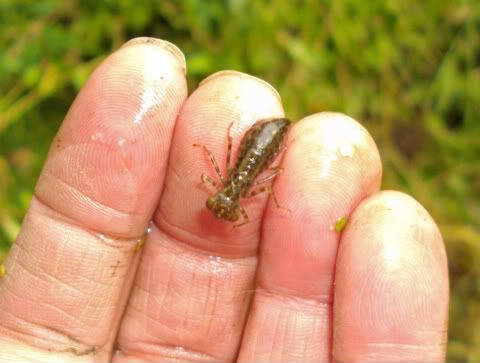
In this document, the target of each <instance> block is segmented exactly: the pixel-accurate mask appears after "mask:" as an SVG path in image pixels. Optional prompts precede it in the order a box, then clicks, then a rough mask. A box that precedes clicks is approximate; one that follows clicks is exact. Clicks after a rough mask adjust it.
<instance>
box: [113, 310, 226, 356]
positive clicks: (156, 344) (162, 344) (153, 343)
mask: <svg viewBox="0 0 480 363" xmlns="http://www.w3.org/2000/svg"><path fill="white" fill-rule="evenodd" d="M131 309H132V310H134V311H137V312H139V313H143V312H142V311H140V310H138V309H136V308H135V307H133V306H132V308H131ZM128 310H130V308H129V309H128ZM126 314H127V315H131V313H130V311H127V313H126ZM142 315H144V317H145V318H146V319H147V320H150V321H152V322H153V323H157V324H158V325H161V326H162V327H163V328H166V329H167V330H170V331H174V329H173V328H171V327H170V326H168V325H166V324H164V322H163V321H162V320H157V319H155V318H154V317H153V316H151V315H150V314H142ZM151 338H152V341H148V340H145V339H142V340H140V343H141V344H142V343H144V344H145V343H146V344H148V345H150V346H152V347H154V348H157V349H158V348H162V347H166V348H169V347H173V348H175V347H177V345H173V344H168V343H165V342H159V341H158V337H157V336H151ZM118 344H119V345H118V348H119V350H120V351H122V352H124V350H122V345H121V343H120V342H119V343H118ZM137 344H138V341H136V342H135V345H137ZM129 345H131V344H129ZM182 348H184V349H185V351H190V352H196V353H197V354H201V355H204V356H210V355H209V354H208V353H205V352H202V351H194V350H191V349H187V348H185V347H182ZM133 351H137V350H132V349H127V352H133ZM139 352H140V351H139ZM151 353H152V354H154V353H155V352H154V351H152V352H151ZM217 359H218V358H217Z"/></svg>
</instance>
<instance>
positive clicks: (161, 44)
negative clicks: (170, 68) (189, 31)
mask: <svg viewBox="0 0 480 363" xmlns="http://www.w3.org/2000/svg"><path fill="white" fill-rule="evenodd" d="M134 46H141V47H144V48H146V47H153V48H155V49H157V50H159V49H161V50H164V51H166V52H168V53H169V54H170V55H171V56H172V57H173V58H174V61H175V63H177V64H178V67H180V69H181V70H182V73H183V74H184V75H185V74H186V73H187V63H186V60H185V55H184V54H183V52H182V51H181V50H180V48H178V47H177V46H176V45H175V44H173V43H170V42H168V41H166V40H163V39H159V38H152V37H137V38H133V39H130V40H129V41H127V42H126V43H124V44H123V45H122V46H121V47H120V49H124V48H131V47H134Z"/></svg>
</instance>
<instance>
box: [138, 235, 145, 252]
mask: <svg viewBox="0 0 480 363" xmlns="http://www.w3.org/2000/svg"><path fill="white" fill-rule="evenodd" d="M146 239H147V236H143V237H141V238H139V239H137V244H136V245H135V253H138V252H140V250H141V249H142V247H143V245H144V244H145V240H146Z"/></svg>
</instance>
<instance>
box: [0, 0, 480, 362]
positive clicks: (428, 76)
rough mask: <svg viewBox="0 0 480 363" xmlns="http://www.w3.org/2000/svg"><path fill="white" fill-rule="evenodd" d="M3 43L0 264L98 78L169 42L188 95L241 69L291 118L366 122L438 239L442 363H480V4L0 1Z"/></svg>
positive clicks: (394, 183)
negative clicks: (181, 63)
mask: <svg viewBox="0 0 480 363" xmlns="http://www.w3.org/2000/svg"><path fill="white" fill-rule="evenodd" d="M0 30H1V31H0V250H1V251H2V252H0V254H5V252H6V251H7V250H8V248H9V245H10V244H11V243H12V242H13V240H14V239H15V236H16V234H17V232H18V230H19V226H20V223H21V220H22V217H23V215H24V213H25V211H26V209H27V207H28V203H29V200H30V197H31V194H32V190H33V187H34V184H35V181H36V178H37V176H38V174H39V172H40V168H41V166H42V163H43V161H44V159H45V156H46V153H47V150H48V147H49V143H50V141H51V140H52V138H53V136H54V134H55V132H56V130H57V128H58V126H59V124H60V122H61V120H62V118H63V116H64V114H65V113H66V111H67V109H68V107H69V105H70V103H71V102H72V100H73V99H74V97H75V95H76V93H77V92H78V90H79V88H80V87H81V86H82V84H83V83H84V82H85V80H86V79H87V77H88V75H89V73H90V72H91V71H92V69H93V68H94V67H95V66H96V65H97V64H98V63H99V62H100V61H101V60H102V59H103V58H104V57H105V56H106V55H107V54H109V53H110V52H111V51H113V50H114V49H116V48H118V47H119V46H120V45H121V44H122V43H123V42H124V41H125V40H127V39H129V38H131V37H134V36H138V35H149V36H154V37H159V38H163V39H168V40H170V41H172V42H173V43H175V44H177V45H178V46H179V47H180V48H181V49H182V50H183V52H184V53H185V55H186V57H187V62H188V72H189V73H188V79H189V86H190V89H194V88H195V86H196V85H197V83H198V82H199V81H200V80H201V79H202V78H204V77H205V76H207V75H208V74H210V73H212V72H215V71H217V70H220V69H225V68H228V69H237V70H241V71H244V72H248V73H251V74H254V75H256V76H258V77H261V78H264V79H266V80H267V81H269V82H270V83H272V84H273V85H274V86H275V87H276V88H277V89H278V90H279V92H280V93H281V95H282V97H283V100H284V104H285V108H286V112H287V114H288V115H289V117H291V118H293V119H296V118H299V117H301V116H303V115H307V114H309V113H312V112H317V111H322V110H337V111H342V112H345V113H347V114H349V115H351V116H352V117H354V118H356V119H358V120H360V121H362V122H363V123H364V125H365V126H366V127H367V128H368V129H369V130H370V132H371V133H372V135H373V137H374V138H375V140H376V141H377V143H378V145H379V148H380V150H381V154H382V157H383V162H384V170H385V177H384V185H383V187H384V188H394V189H399V190H402V191H405V192H407V193H410V194H411V195H413V196H414V197H415V198H417V199H418V200H419V201H420V202H421V203H422V204H423V205H424V206H425V207H426V208H427V209H428V210H429V211H430V212H431V213H432V215H433V216H434V218H435V219H436V221H437V222H438V223H439V225H440V227H441V229H442V233H443V235H444V238H445V242H446V246H447V250H448V254H449V263H450V274H451V289H452V298H451V314H450V337H449V352H448V354H449V359H451V360H456V361H466V360H468V361H470V362H479V361H480V203H479V202H480V176H479V175H480V141H479V136H480V122H479V118H480V2H478V1H477V0H464V1H461V0H460V1H454V0H446V1H439V0H424V1H416V0H405V1H394V0H386V1H378V0H373V1H359V0H339V1H331V2H330V1H325V0H324V1H313V0H305V1H266V0H264V1H255V2H253V1H252V2H248V1H245V0H230V1H223V2H220V1H215V2H211V1H209V2H207V1H200V0H198V1H197V0H183V1H173V0H166V1H148V0H142V1H135V2H133V1H127V0H119V1H114V0H109V1H102V2H101V1H93V0H86V1H81V2H80V1H73V0H71V1H63V2H60V1H56V0H37V1H33V0H32V1H25V0H24V1H21V0H19V1H8V0H0ZM0 258H1V256H0Z"/></svg>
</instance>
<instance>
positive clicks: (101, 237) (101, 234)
mask: <svg viewBox="0 0 480 363" xmlns="http://www.w3.org/2000/svg"><path fill="white" fill-rule="evenodd" d="M98 238H100V239H101V240H102V241H105V235H104V234H103V233H100V234H99V235H98Z"/></svg>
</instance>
